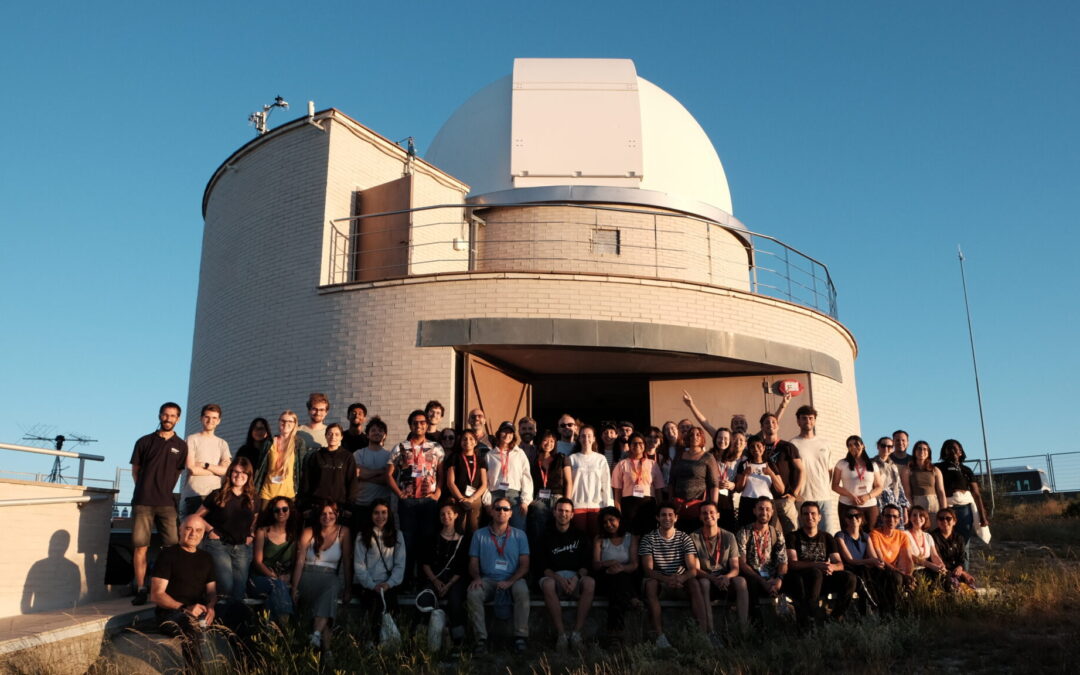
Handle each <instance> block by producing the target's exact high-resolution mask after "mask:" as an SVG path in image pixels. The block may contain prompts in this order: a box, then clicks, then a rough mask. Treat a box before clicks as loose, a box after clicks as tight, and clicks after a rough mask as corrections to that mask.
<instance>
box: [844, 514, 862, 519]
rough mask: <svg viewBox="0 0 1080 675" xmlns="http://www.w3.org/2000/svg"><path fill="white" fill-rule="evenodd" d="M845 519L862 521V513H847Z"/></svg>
mask: <svg viewBox="0 0 1080 675" xmlns="http://www.w3.org/2000/svg"><path fill="white" fill-rule="evenodd" d="M844 517H845V518H847V519H848V520H861V519H862V514H861V513H845V514H844Z"/></svg>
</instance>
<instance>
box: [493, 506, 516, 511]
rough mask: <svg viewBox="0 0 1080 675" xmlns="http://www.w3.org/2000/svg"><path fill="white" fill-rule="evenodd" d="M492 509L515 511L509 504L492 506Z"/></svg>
mask: <svg viewBox="0 0 1080 675" xmlns="http://www.w3.org/2000/svg"><path fill="white" fill-rule="evenodd" d="M491 510H492V511H513V509H511V508H510V507H509V506H493V507H491Z"/></svg>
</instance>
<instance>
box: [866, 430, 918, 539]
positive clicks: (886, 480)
mask: <svg viewBox="0 0 1080 675" xmlns="http://www.w3.org/2000/svg"><path fill="white" fill-rule="evenodd" d="M894 447H895V446H894V444H893V439H891V438H889V437H888V436H882V437H881V438H879V439H878V442H877V449H878V456H877V457H875V458H874V465H875V466H876V467H877V472H879V473H880V474H881V496H880V497H879V498H878V506H879V507H881V506H885V505H886V504H896V505H897V506H898V507H900V523H901V528H903V527H904V526H905V525H906V523H907V520H906V519H907V510H908V507H909V506H910V505H911V504H910V503H909V502H908V498H907V494H906V493H905V492H904V481H903V480H902V478H901V476H900V467H899V466H898V465H897V464H896V463H895V462H893V461H892V453H893V448H894Z"/></svg>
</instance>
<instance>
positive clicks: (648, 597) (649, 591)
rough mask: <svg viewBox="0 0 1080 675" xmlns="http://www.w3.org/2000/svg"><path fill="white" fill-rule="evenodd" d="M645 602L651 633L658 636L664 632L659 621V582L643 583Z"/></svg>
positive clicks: (651, 580) (652, 580)
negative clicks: (647, 608) (647, 606)
mask: <svg viewBox="0 0 1080 675" xmlns="http://www.w3.org/2000/svg"><path fill="white" fill-rule="evenodd" d="M645 602H646V603H648V605H649V621H650V622H651V623H652V629H653V632H654V633H656V634H657V635H660V634H661V633H663V632H664V625H663V624H662V623H661V621H660V582H659V581H657V580H656V579H648V580H646V581H645Z"/></svg>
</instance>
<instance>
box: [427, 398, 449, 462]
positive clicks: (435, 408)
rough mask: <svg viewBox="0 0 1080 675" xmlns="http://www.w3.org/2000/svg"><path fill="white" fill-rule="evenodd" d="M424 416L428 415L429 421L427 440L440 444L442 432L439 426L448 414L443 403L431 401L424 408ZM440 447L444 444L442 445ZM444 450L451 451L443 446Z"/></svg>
mask: <svg viewBox="0 0 1080 675" xmlns="http://www.w3.org/2000/svg"><path fill="white" fill-rule="evenodd" d="M424 414H425V415H427V421H428V430H427V439H428V440H429V441H431V442H432V443H439V435H440V431H441V430H440V429H439V425H440V424H442V421H443V416H444V415H445V414H446V408H444V407H443V404H442V403H440V402H438V401H436V400H431V401H428V402H427V404H426V405H425V406H424ZM440 445H442V444H441V443H440ZM450 447H453V446H450ZM443 450H444V451H449V448H447V447H445V446H443Z"/></svg>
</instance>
